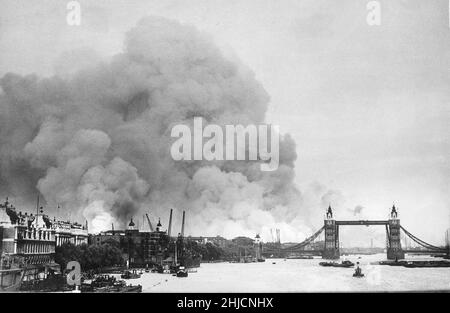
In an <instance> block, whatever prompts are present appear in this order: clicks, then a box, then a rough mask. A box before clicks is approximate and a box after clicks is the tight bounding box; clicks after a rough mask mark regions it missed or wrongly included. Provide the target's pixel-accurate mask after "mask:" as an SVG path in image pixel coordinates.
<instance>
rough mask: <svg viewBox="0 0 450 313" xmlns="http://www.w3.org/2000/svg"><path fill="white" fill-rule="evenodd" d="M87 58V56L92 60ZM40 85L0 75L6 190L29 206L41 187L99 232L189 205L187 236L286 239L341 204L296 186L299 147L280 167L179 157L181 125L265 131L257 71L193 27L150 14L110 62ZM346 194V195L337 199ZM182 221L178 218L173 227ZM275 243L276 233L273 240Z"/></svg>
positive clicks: (283, 147)
mask: <svg viewBox="0 0 450 313" xmlns="http://www.w3.org/2000/svg"><path fill="white" fill-rule="evenodd" d="M85 55H89V54H88V53H86V54H85ZM90 63H91V62H86V64H89V68H85V69H83V70H79V71H74V69H73V67H71V66H68V67H64V66H63V65H61V60H60V61H59V65H58V68H59V69H61V72H64V75H62V74H61V75H59V76H55V77H51V78H41V77H37V76H35V75H28V76H20V75H16V74H12V73H8V74H6V75H5V76H3V77H2V78H1V79H0V85H1V88H2V93H1V95H0V133H1V136H0V156H1V163H0V169H1V172H0V187H1V192H2V195H3V196H5V195H6V194H8V193H12V194H14V195H15V196H16V197H22V198H23V199H29V201H31V199H33V198H34V197H35V195H36V194H37V192H39V193H40V194H42V196H43V197H44V199H45V201H46V203H47V207H49V208H56V206H57V205H60V206H61V207H62V208H63V210H65V211H66V212H68V211H69V212H71V213H72V216H78V217H79V218H82V217H83V218H86V219H87V220H88V222H89V224H90V227H91V230H93V231H99V230H104V229H106V228H109V227H110V224H111V223H115V224H117V225H118V226H117V227H123V226H124V225H125V223H126V222H127V220H128V219H129V218H130V217H132V216H135V215H140V214H143V213H144V212H148V210H149V209H151V210H152V215H153V216H166V214H167V213H166V212H167V209H168V208H170V207H175V208H179V209H186V210H187V217H188V220H187V230H188V232H190V233H193V234H204V235H216V234H221V235H225V236H236V235H248V236H253V235H254V234H255V233H262V234H264V233H267V234H269V229H270V228H280V229H281V231H282V237H283V239H285V240H298V239H303V238H304V236H305V235H306V234H307V233H309V232H310V231H311V229H310V228H309V226H310V225H308V223H309V222H308V215H309V211H311V210H317V208H318V207H321V206H323V204H324V203H325V204H326V206H327V205H328V203H329V202H330V201H337V200H335V199H334V198H335V196H336V195H335V194H336V193H335V192H332V191H327V190H326V189H325V188H323V187H318V188H315V187H314V188H310V189H308V190H306V191H305V192H303V193H301V192H300V191H299V190H298V189H297V188H296V187H295V185H294V183H293V181H294V163H295V160H296V158H297V155H296V152H295V142H294V141H293V139H292V138H291V137H290V136H289V135H285V136H283V137H282V138H281V139H282V140H281V142H280V166H279V168H278V170H277V171H274V172H261V171H260V169H259V164H257V163H251V162H243V161H239V162H237V161H234V162H232V161H230V162H215V163H210V162H205V161H192V162H175V161H173V160H172V158H171V157H170V153H169V151H170V145H171V143H172V142H173V140H172V138H171V137H170V130H171V128H172V126H173V125H175V124H180V123H183V124H191V123H192V118H193V117H194V116H202V117H203V118H204V119H205V120H206V121H207V122H211V123H216V124H219V125H225V124H244V125H246V124H250V123H252V124H261V123H264V117H265V113H266V110H267V106H268V103H269V96H268V94H267V93H266V91H265V90H264V88H263V87H262V86H261V84H260V83H259V82H258V81H257V80H256V79H255V78H254V74H253V73H252V72H251V71H250V70H249V69H247V68H246V67H245V66H243V65H242V64H240V63H239V62H236V61H233V62H232V61H230V60H228V59H226V58H225V57H224V56H223V55H222V53H221V52H220V50H219V49H218V48H217V47H216V46H215V45H214V44H213V42H212V40H211V39H210V38H209V37H208V36H207V35H205V34H203V33H201V32H199V31H197V30H196V29H195V28H193V27H191V26H186V25H182V24H180V23H178V22H175V21H171V20H167V19H163V18H159V17H148V18H145V19H142V20H141V21H140V22H139V23H138V24H137V26H136V27H134V28H133V29H131V30H130V31H129V32H128V33H127V34H126V37H125V46H124V52H123V53H121V54H119V55H116V56H114V57H113V58H112V60H111V61H109V62H107V63H106V62H105V63H101V62H97V63H96V65H95V66H91V64H90ZM337 197H338V198H339V195H338V196H337ZM175 225H177V222H176V223H175ZM267 236H268V235H267Z"/></svg>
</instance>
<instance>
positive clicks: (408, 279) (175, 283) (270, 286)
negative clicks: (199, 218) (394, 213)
mask: <svg viewBox="0 0 450 313" xmlns="http://www.w3.org/2000/svg"><path fill="white" fill-rule="evenodd" d="M342 259H348V260H350V261H352V262H354V263H356V262H360V266H361V268H362V271H363V273H364V274H365V277H363V278H354V277H353V276H352V274H353V272H354V269H353V268H333V267H322V266H319V262H322V261H323V260H322V259H320V258H317V259H316V258H315V259H310V260H293V259H287V260H284V259H267V260H266V262H264V263H202V264H201V266H200V267H199V268H197V272H196V273H189V276H188V277H187V278H178V277H174V276H172V275H170V274H157V273H144V274H143V275H142V276H141V278H139V279H133V280H128V281H127V283H132V284H133V285H134V284H141V285H142V287H143V292H183V293H184V292H187V293H190V292H193V293H195V292H326V291H328V292H333V291H338V292H345V291H356V292H360V291H362V292H364V291H431V290H441V291H442V290H445V291H450V268H405V267H400V266H382V265H372V264H371V263H372V262H375V261H380V260H385V259H386V255H385V254H380V255H360V256H358V255H353V256H348V257H344V258H342ZM408 259H414V260H416V259H417V260H424V259H433V260H437V259H436V258H430V257H428V258H427V257H408ZM273 263H275V264H273Z"/></svg>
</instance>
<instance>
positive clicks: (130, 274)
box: [120, 270, 141, 279]
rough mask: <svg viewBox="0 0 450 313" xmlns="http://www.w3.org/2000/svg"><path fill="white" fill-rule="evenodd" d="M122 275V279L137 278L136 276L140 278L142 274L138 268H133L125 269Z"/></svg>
mask: <svg viewBox="0 0 450 313" xmlns="http://www.w3.org/2000/svg"><path fill="white" fill-rule="evenodd" d="M120 277H121V278H122V279H136V278H140V277H141V274H139V273H137V272H136V270H133V271H132V272H130V271H125V272H124V273H123V274H122V275H120Z"/></svg>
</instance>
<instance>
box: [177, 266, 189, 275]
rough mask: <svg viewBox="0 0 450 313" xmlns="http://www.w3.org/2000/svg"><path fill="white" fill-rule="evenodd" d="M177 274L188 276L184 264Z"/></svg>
mask: <svg viewBox="0 0 450 313" xmlns="http://www.w3.org/2000/svg"><path fill="white" fill-rule="evenodd" d="M176 275H177V277H188V272H187V270H186V268H185V267H184V266H180V267H179V268H178V271H177V274H176Z"/></svg>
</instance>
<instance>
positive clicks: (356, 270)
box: [353, 262, 364, 278]
mask: <svg viewBox="0 0 450 313" xmlns="http://www.w3.org/2000/svg"><path fill="white" fill-rule="evenodd" d="M353 277H356V278H361V277H364V274H363V273H362V271H361V268H360V267H359V262H356V269H355V272H354V273H353Z"/></svg>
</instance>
